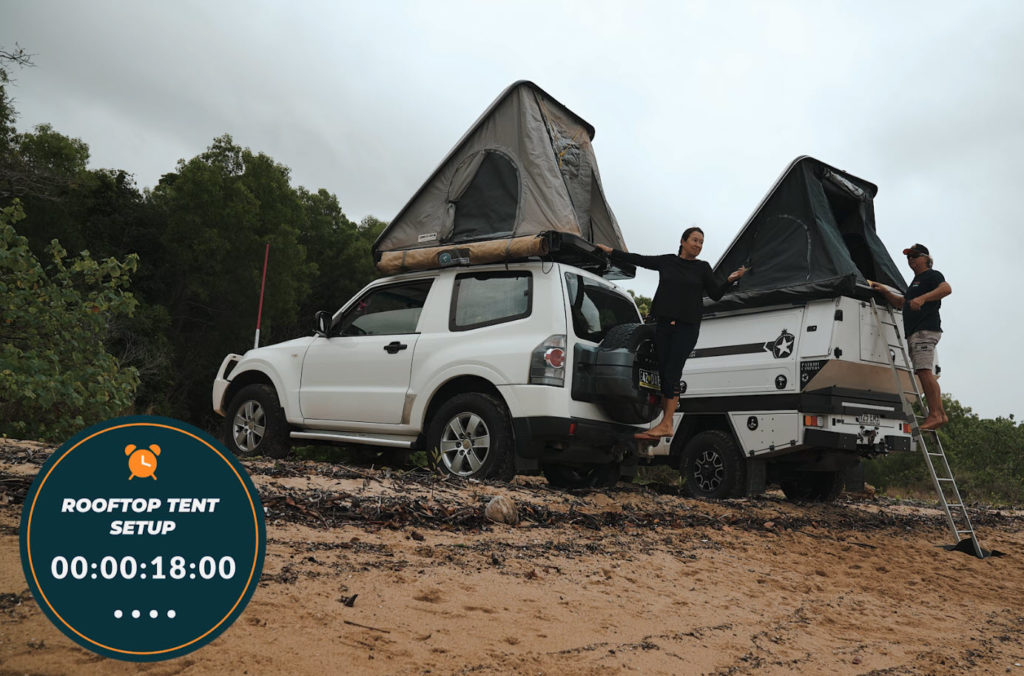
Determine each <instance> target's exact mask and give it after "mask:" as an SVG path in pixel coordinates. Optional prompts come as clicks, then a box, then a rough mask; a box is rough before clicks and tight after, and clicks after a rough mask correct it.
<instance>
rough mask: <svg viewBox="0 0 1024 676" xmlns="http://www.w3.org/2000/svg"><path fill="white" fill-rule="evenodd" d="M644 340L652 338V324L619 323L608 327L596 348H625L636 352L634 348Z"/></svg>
mask: <svg viewBox="0 0 1024 676" xmlns="http://www.w3.org/2000/svg"><path fill="white" fill-rule="evenodd" d="M645 340H654V325H653V324H619V325H618V326H613V327H612V328H610V329H608V331H607V332H606V333H605V334H604V339H603V340H602V341H601V344H600V345H599V346H598V349H599V350H618V349H621V348H626V349H627V350H629V351H630V352H636V349H637V348H638V347H640V344H641V343H643V342H644V341H645Z"/></svg>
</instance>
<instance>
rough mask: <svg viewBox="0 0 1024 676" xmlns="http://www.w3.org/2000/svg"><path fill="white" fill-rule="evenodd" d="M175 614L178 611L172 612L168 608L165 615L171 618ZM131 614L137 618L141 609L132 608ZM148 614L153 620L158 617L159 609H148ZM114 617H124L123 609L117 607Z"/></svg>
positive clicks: (140, 614) (140, 613) (140, 615)
mask: <svg viewBox="0 0 1024 676" xmlns="http://www.w3.org/2000/svg"><path fill="white" fill-rule="evenodd" d="M177 614H178V613H176V612H174V611H173V610H168V611H167V617H169V618H170V619H172V620H173V619H174V616H175V615H177ZM131 615H132V617H133V618H135V619H136V620H137V619H139V618H140V617H142V611H141V610H133V611H132V613H131ZM149 616H150V617H151V618H153V619H154V620H155V619H156V618H158V617H160V611H158V610H151V611H149ZM114 617H115V618H117V619H119V620H120V619H121V618H122V617H124V611H123V610H121V609H120V608H118V609H117V610H115V611H114Z"/></svg>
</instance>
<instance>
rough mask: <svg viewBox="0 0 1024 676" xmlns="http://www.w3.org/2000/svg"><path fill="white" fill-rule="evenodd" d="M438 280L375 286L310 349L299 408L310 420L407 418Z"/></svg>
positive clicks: (396, 420) (386, 420)
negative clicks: (423, 325)
mask: <svg viewBox="0 0 1024 676" xmlns="http://www.w3.org/2000/svg"><path fill="white" fill-rule="evenodd" d="M433 281H434V280H433V279H417V280H412V281H406V282H401V283H397V284H388V285H386V286H378V287H374V288H371V289H369V290H367V291H366V292H364V293H363V295H362V296H360V297H359V298H358V299H357V300H356V301H355V302H353V303H351V304H350V305H349V306H348V307H347V308H346V310H345V312H344V313H342V315H341V316H340V317H338V318H337V319H336V320H335V321H334V323H333V325H332V327H331V333H330V335H329V336H327V337H318V338H316V339H315V340H314V341H313V343H312V344H311V345H310V346H309V349H308V350H307V351H306V356H305V359H304V360H303V363H302V381H301V384H300V386H299V406H300V408H301V410H302V416H303V417H304V418H306V419H307V420H338V421H349V422H366V423H389V424H397V423H400V422H401V421H402V411H403V408H404V406H405V395H406V392H408V390H409V376H410V372H411V369H412V359H413V353H414V351H415V348H416V341H417V339H418V338H419V334H418V333H417V332H416V330H417V326H418V324H419V319H420V312H421V310H422V309H423V305H424V303H425V302H426V299H427V294H428V293H429V292H430V288H431V285H432V283H433Z"/></svg>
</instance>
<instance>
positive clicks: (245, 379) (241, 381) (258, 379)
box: [223, 369, 288, 415]
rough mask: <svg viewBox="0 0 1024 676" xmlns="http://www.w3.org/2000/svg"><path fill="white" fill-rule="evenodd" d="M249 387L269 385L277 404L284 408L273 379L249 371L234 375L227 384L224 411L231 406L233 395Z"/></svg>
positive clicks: (261, 372) (279, 389)
mask: <svg viewBox="0 0 1024 676" xmlns="http://www.w3.org/2000/svg"><path fill="white" fill-rule="evenodd" d="M249 385H269V386H270V387H272V388H274V391H275V392H276V393H277V400H278V402H280V404H281V406H282V408H284V406H285V400H284V399H283V398H282V397H281V388H279V387H278V386H277V383H275V382H274V379H273V378H271V377H270V376H269V375H267V374H266V373H265V372H263V371H258V370H255V369H250V370H248V371H242V372H241V373H238V374H236V375H235V377H234V378H232V379H231V382H230V383H229V384H228V388H227V389H226V390H225V391H224V403H223V406H224V410H225V411H226V410H227V408H228V406H230V405H231V400H232V399H234V398H235V395H236V394H238V393H239V392H240V391H241V390H242V388H245V387H248V386H249ZM287 412H288V411H287V409H285V414H286V415H287Z"/></svg>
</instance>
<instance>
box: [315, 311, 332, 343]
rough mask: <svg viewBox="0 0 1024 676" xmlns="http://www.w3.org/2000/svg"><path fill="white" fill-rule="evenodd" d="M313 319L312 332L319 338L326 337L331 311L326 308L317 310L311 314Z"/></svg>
mask: <svg viewBox="0 0 1024 676" xmlns="http://www.w3.org/2000/svg"><path fill="white" fill-rule="evenodd" d="M313 321H314V322H315V324H316V328H315V329H314V334H315V335H316V336H318V337H320V338H326V337H327V334H328V333H330V330H331V313H330V312H327V311H326V310H319V311H317V313H316V314H315V315H313Z"/></svg>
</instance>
